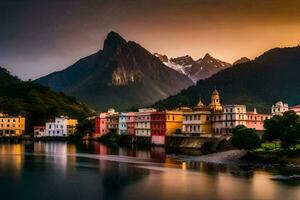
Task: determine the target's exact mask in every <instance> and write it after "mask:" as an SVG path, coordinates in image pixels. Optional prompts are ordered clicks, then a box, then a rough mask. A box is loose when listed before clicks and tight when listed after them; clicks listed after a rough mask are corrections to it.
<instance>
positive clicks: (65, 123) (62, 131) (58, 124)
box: [45, 116, 78, 137]
mask: <svg viewBox="0 0 300 200" xmlns="http://www.w3.org/2000/svg"><path fill="white" fill-rule="evenodd" d="M77 124H78V122H77V120H76V119H70V118H69V117H66V116H60V117H56V118H55V120H54V121H52V122H47V123H46V131H45V136H47V137H68V136H70V135H72V134H74V133H75V131H76V126H77Z"/></svg>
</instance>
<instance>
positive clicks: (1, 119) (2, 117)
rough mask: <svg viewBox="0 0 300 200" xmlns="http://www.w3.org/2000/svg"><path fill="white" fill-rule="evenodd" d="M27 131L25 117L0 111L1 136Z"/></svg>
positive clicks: (18, 134) (21, 133) (20, 133)
mask: <svg viewBox="0 0 300 200" xmlns="http://www.w3.org/2000/svg"><path fill="white" fill-rule="evenodd" d="M24 133H25V117H22V116H10V115H6V114H1V113H0V136H21V135H23V134H24Z"/></svg>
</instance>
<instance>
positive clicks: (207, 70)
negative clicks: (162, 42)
mask: <svg viewBox="0 0 300 200" xmlns="http://www.w3.org/2000/svg"><path fill="white" fill-rule="evenodd" d="M154 55H155V56H156V57H158V58H159V59H160V60H161V61H162V62H163V63H164V64H165V65H166V66H168V67H170V68H172V69H174V70H176V71H178V72H180V73H182V74H184V75H186V76H188V77H189V78H190V79H191V80H192V81H193V82H194V83H196V82H197V81H198V80H201V79H205V78H208V77H210V76H212V75H213V74H215V73H217V72H218V71H220V70H223V69H225V68H227V67H230V66H231V64H230V63H227V62H224V61H221V60H218V59H215V58H213V57H212V56H211V55H209V54H206V55H205V56H204V57H203V58H200V59H198V60H197V61H195V60H194V59H193V58H192V57H191V56H189V55H186V56H181V57H178V58H170V59H168V56H166V55H161V54H158V53H155V54H154Z"/></svg>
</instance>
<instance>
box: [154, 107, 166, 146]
mask: <svg viewBox="0 0 300 200" xmlns="http://www.w3.org/2000/svg"><path fill="white" fill-rule="evenodd" d="M150 128H151V143H153V144H165V135H166V130H167V129H166V112H153V113H151V122H150Z"/></svg>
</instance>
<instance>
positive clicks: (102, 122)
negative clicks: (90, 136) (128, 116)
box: [94, 109, 119, 137]
mask: <svg viewBox="0 0 300 200" xmlns="http://www.w3.org/2000/svg"><path fill="white" fill-rule="evenodd" d="M116 115H118V113H116V112H115V109H109V110H108V111H107V112H103V113H100V115H99V116H98V117H96V119H95V134H94V137H101V136H103V135H105V134H107V133H108V132H109V129H111V128H113V127H116V128H117V127H118V124H119V122H118V119H115V117H113V118H112V117H111V116H116ZM116 120H117V121H116Z"/></svg>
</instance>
